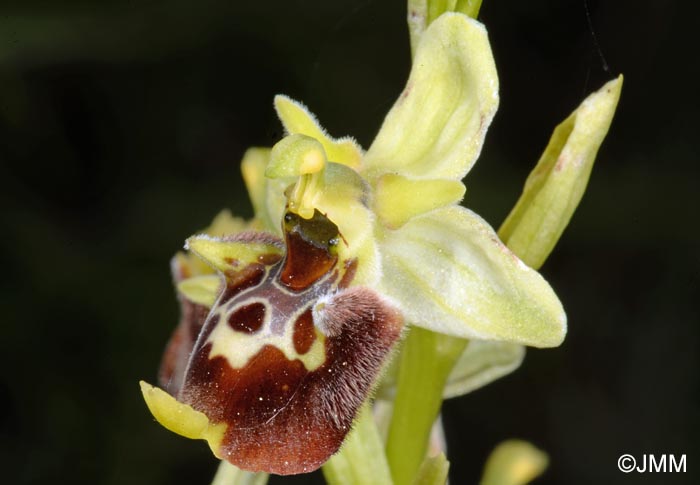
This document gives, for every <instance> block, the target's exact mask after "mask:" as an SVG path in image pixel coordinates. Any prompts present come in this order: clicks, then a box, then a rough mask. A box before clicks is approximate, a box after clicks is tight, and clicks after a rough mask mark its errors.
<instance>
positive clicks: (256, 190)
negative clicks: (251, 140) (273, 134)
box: [241, 147, 270, 219]
mask: <svg viewBox="0 0 700 485" xmlns="http://www.w3.org/2000/svg"><path fill="white" fill-rule="evenodd" d="M269 160H270V149H269V148H258V147H253V148H249V149H248V150H246V152H245V153H244V154H243V160H242V161H241V174H242V175H243V181H244V182H245V186H246V189H248V196H249V197H250V202H251V204H253V211H254V212H255V217H258V218H263V219H264V217H265V215H266V214H265V213H266V209H265V205H266V200H265V199H266V196H267V181H266V180H265V169H266V168H267V164H268V161H269Z"/></svg>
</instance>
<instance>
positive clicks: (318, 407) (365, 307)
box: [144, 211, 402, 475]
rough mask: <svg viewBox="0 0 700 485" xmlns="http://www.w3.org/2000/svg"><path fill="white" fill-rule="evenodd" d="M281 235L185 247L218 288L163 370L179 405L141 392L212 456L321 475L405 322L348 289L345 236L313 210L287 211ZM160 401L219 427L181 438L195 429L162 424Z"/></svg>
mask: <svg viewBox="0 0 700 485" xmlns="http://www.w3.org/2000/svg"><path fill="white" fill-rule="evenodd" d="M283 229H284V235H285V241H284V243H283V242H282V241H280V240H278V239H277V238H275V237H273V236H271V235H268V234H265V233H256V232H245V233H241V234H238V235H236V236H231V237H227V238H222V239H214V238H210V237H207V236H197V237H194V238H191V239H190V240H189V241H188V244H189V247H190V249H191V250H192V251H194V252H195V253H197V254H199V255H200V256H201V257H202V258H204V259H205V260H206V261H207V262H208V263H210V264H212V265H213V266H214V267H215V268H216V269H217V270H219V272H221V273H222V274H223V276H224V278H223V281H224V284H223V285H222V288H221V290H220V293H219V296H218V298H217V300H216V301H215V303H214V305H213V306H212V307H211V309H210V311H209V313H208V315H207V316H206V320H204V321H203V322H202V317H201V315H202V313H201V308H200V307H199V306H195V305H191V304H188V303H187V302H185V305H183V308H185V309H187V310H188V311H189V313H188V314H186V315H183V318H184V320H183V321H182V322H181V324H180V326H179V327H178V330H176V333H175V334H174V335H173V338H172V340H171V342H170V344H169V345H168V348H167V350H166V354H165V356H164V359H163V364H162V367H161V372H160V378H161V385H162V386H163V387H164V388H165V389H166V390H167V391H168V392H169V393H170V394H171V395H172V396H174V397H175V398H176V399H177V401H179V403H170V402H169V401H168V404H167V405H166V404H162V405H161V404H158V403H157V402H156V399H155V398H154V397H153V395H152V394H150V396H151V397H150V398H149V394H148V393H149V392H153V391H154V390H153V388H150V391H149V390H148V389H146V390H144V395H146V396H147V397H146V400H147V402H148V404H149V407H150V408H151V411H152V412H153V413H154V415H155V416H156V418H158V419H159V420H160V421H161V422H162V423H163V424H164V425H165V426H166V427H168V428H170V429H172V430H173V431H176V432H180V433H181V434H185V435H187V436H189V437H201V438H205V439H207V440H208V441H209V444H210V446H211V447H212V450H213V451H214V453H215V454H216V455H217V456H219V457H220V458H222V459H226V460H228V461H229V462H231V463H233V464H234V465H236V466H238V467H239V468H242V469H245V470H250V471H265V472H269V473H276V474H281V475H289V474H296V473H305V472H310V471H313V470H315V469H317V468H318V467H320V466H321V465H322V464H323V463H324V462H325V461H326V460H328V458H330V456H331V455H332V454H333V453H335V452H336V451H337V450H338V449H339V448H340V446H341V444H342V442H343V440H344V438H345V436H346V435H347V433H348V432H349V431H350V428H351V425H352V422H353V419H354V417H355V414H356V413H357V411H358V409H359V407H360V405H361V404H362V403H363V402H364V401H365V399H367V396H368V394H369V392H370V391H371V389H372V385H373V383H374V382H375V380H376V378H377V375H378V373H379V372H380V370H381V368H382V366H383V364H384V362H385V360H386V358H387V356H388V355H389V353H390V350H391V348H392V346H393V344H394V343H395V342H396V340H397V339H398V338H399V335H400V333H401V328H402V318H401V316H400V313H399V312H398V311H397V310H396V309H395V308H394V307H392V306H391V305H389V304H388V303H387V302H386V301H385V300H384V299H383V298H382V297H380V296H379V295H378V294H377V293H375V292H374V291H373V290H371V289H369V288H366V287H362V286H352V282H353V278H354V274H355V269H356V267H357V260H355V259H350V260H344V261H343V260H341V259H340V258H339V256H338V245H340V244H344V241H343V238H342V235H341V234H339V232H338V228H337V226H336V225H335V224H333V223H332V222H331V221H330V220H328V219H327V218H326V217H325V216H323V215H322V214H321V213H319V212H318V211H316V212H315V213H314V214H313V217H311V218H309V219H304V218H302V217H300V216H298V215H296V214H294V213H291V212H288V213H287V214H286V215H285V217H284V227H283ZM284 249H286V251H285V250H284ZM194 333H197V336H196V339H195V338H193V334H194ZM183 363H184V365H183ZM183 369H184V371H183ZM159 392H162V391H159ZM162 394H163V395H164V394H165V393H162ZM158 399H160V400H161V401H163V398H162V397H159V398H158ZM165 399H166V400H167V399H170V400H172V398H170V397H167V396H166V398H165ZM183 405H184V406H183ZM159 406H165V407H168V410H167V412H168V413H170V414H169V416H173V415H177V416H178V417H177V418H175V419H181V418H180V416H182V415H183V413H182V412H181V411H182V410H181V409H180V408H177V412H175V411H173V409H175V408H174V406H180V407H183V408H189V407H191V409H187V410H186V411H187V412H188V413H192V414H193V415H197V416H195V417H199V416H201V415H200V413H201V414H203V415H205V416H206V419H208V424H207V425H206V426H205V427H207V429H210V430H215V432H213V431H212V432H208V433H209V434H206V433H204V432H201V433H199V432H190V431H188V432H182V429H184V428H185V427H187V429H188V430H191V429H192V426H189V425H181V424H177V425H172V424H170V425H169V424H168V422H166V421H167V419H161V417H160V416H163V413H164V412H166V411H163V409H162V408H160V409H159ZM192 409H193V410H194V411H197V412H196V413H195V412H193V411H192ZM178 413H180V414H178ZM184 414H187V413H184ZM202 419H204V418H202ZM205 422H206V420H205Z"/></svg>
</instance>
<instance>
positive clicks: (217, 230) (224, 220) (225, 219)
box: [206, 209, 248, 237]
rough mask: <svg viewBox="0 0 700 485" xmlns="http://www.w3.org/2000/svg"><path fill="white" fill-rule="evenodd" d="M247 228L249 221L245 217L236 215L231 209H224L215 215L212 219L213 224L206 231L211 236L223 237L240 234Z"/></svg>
mask: <svg viewBox="0 0 700 485" xmlns="http://www.w3.org/2000/svg"><path fill="white" fill-rule="evenodd" d="M247 228H248V223H247V222H246V221H245V220H244V219H242V218H240V217H234V216H233V215H232V214H231V211H230V210H228V209H224V210H222V211H221V212H219V213H218V214H217V215H216V217H214V220H212V221H211V224H210V225H209V227H208V228H207V229H206V233H207V234H209V235H210V236H214V237H222V236H230V235H231V234H238V233H239V232H242V231H245V230H246V229H247Z"/></svg>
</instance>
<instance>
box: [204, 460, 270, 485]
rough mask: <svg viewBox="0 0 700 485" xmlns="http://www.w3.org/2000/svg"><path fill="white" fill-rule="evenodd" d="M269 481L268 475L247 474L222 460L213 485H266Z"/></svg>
mask: <svg viewBox="0 0 700 485" xmlns="http://www.w3.org/2000/svg"><path fill="white" fill-rule="evenodd" d="M267 479H268V475H267V473H253V472H247V471H245V470H241V469H240V468H238V467H237V466H235V465H232V464H230V463H229V462H227V461H226V460H221V463H219V468H218V469H217V470H216V475H214V479H213V480H212V482H211V485H265V484H266V483H267Z"/></svg>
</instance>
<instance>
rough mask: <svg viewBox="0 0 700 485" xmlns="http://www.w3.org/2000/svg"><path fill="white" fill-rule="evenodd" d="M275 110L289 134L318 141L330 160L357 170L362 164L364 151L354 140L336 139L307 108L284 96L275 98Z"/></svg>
mask: <svg viewBox="0 0 700 485" xmlns="http://www.w3.org/2000/svg"><path fill="white" fill-rule="evenodd" d="M275 109H276V110H277V116H279V119H280V120H281V121H282V125H284V128H285V130H287V133H289V134H296V133H299V134H302V135H306V136H309V137H311V138H315V139H316V140H318V141H319V142H320V143H321V145H323V148H324V149H325V151H326V155H327V156H328V160H330V161H331V162H335V163H340V164H343V165H347V166H348V167H352V168H353V169H355V170H357V169H358V168H359V167H360V164H361V163H362V149H361V148H360V146H359V145H358V144H357V143H356V142H355V140H353V139H352V138H340V139H334V138H331V137H330V136H328V134H327V133H326V131H325V130H324V129H323V128H322V127H321V125H320V124H319V123H318V121H317V120H316V117H315V116H314V115H313V114H312V113H311V112H310V111H309V110H308V108H307V107H306V106H304V105H303V104H302V103H300V102H298V101H294V100H293V99H291V98H288V97H287V96H283V95H277V96H275Z"/></svg>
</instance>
